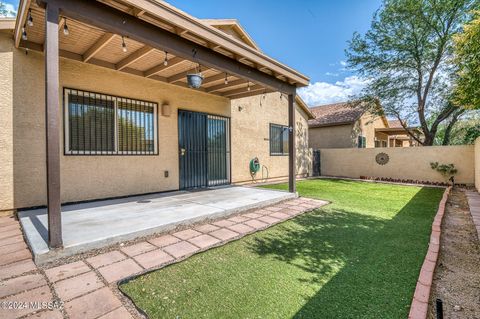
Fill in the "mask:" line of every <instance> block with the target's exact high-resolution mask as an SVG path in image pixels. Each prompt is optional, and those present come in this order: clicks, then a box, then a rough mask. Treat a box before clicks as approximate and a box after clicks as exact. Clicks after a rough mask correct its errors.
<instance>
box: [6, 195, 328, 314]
mask: <svg viewBox="0 0 480 319" xmlns="http://www.w3.org/2000/svg"><path fill="white" fill-rule="evenodd" d="M326 204H328V202H326V201H321V200H316V199H311V198H303V197H301V198H296V199H293V200H288V201H284V202H282V203H278V204H275V205H271V206H269V207H265V208H263V209H257V210H251V211H248V212H244V213H239V214H237V215H235V216H228V217H226V218H222V219H218V220H215V221H212V222H209V223H199V224H195V225H191V226H190V227H187V228H186V229H182V230H179V231H176V232H171V233H169V234H165V233H164V234H157V235H156V237H155V236H151V237H149V238H144V239H139V240H136V241H135V243H133V244H128V245H122V244H120V245H115V246H112V247H111V248H110V249H107V250H108V252H102V253H100V252H98V253H97V254H93V253H90V254H84V255H78V256H76V257H75V256H74V257H73V258H69V259H67V261H65V263H64V264H62V265H55V266H49V265H45V266H43V267H42V268H38V267H37V266H36V265H35V264H34V263H33V261H32V255H31V253H30V251H29V250H28V248H27V245H26V244H25V241H24V238H23V236H22V231H21V228H20V226H19V223H18V221H17V220H15V218H13V217H0V257H1V258H0V303H1V304H2V307H0V318H5V319H10V318H12V319H13V318H22V319H33V318H49V319H50V318H54V319H56V318H70V319H74V318H82V319H107V318H115V319H123V318H130V319H131V318H143V316H142V314H141V313H139V310H138V309H137V310H135V307H134V305H133V303H132V302H131V301H130V299H129V298H128V297H126V296H124V295H123V294H122V293H121V292H120V290H119V289H118V284H119V283H121V282H125V281H127V280H130V279H132V278H135V277H137V276H139V275H143V274H145V273H147V272H151V271H154V270H157V269H160V268H162V267H165V266H167V265H169V264H172V263H177V262H180V261H182V260H184V259H186V258H188V257H190V256H192V255H194V254H197V253H199V252H202V251H205V250H208V249H211V248H213V247H218V246H222V245H225V244H227V243H228V242H230V241H233V240H237V239H239V238H242V237H244V236H246V235H248V234H251V233H254V232H257V231H261V230H263V229H266V228H268V227H271V226H273V225H275V224H278V223H281V222H284V221H286V220H289V219H291V218H294V217H296V216H298V215H300V214H303V213H305V212H308V211H312V210H314V209H317V208H319V207H322V206H324V205H326ZM104 251H105V250H104ZM19 286H21V287H19ZM19 301H20V302H22V301H25V302H30V301H34V302H46V303H48V302H50V303H54V302H55V303H57V304H61V303H63V304H64V307H63V308H60V309H59V308H54V309H53V310H47V309H44V308H42V309H40V310H39V309H36V308H34V307H32V306H31V305H25V306H22V305H20V306H21V308H18V307H19V305H18V304H13V303H11V302H19ZM9 303H10V304H11V305H12V307H16V308H17V309H5V307H3V305H8V304H9Z"/></svg>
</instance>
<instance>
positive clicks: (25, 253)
mask: <svg viewBox="0 0 480 319" xmlns="http://www.w3.org/2000/svg"><path fill="white" fill-rule="evenodd" d="M24 259H32V254H31V253H30V250H28V249H22V250H19V251H16V252H12V253H9V254H7V255H4V256H2V258H1V259H0V266H3V265H8V264H11V263H13V262H16V261H20V260H24Z"/></svg>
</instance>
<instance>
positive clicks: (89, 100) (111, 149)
mask: <svg viewBox="0 0 480 319" xmlns="http://www.w3.org/2000/svg"><path fill="white" fill-rule="evenodd" d="M64 114H65V121H64V124H65V125H64V128H65V135H64V137H65V139H64V146H65V154H68V155H157V154H158V145H157V141H158V138H157V104H156V103H153V102H146V101H140V100H134V99H128V98H123V97H118V96H112V95H106V94H100V93H93V92H87V91H81V90H75V89H67V88H65V89H64Z"/></svg>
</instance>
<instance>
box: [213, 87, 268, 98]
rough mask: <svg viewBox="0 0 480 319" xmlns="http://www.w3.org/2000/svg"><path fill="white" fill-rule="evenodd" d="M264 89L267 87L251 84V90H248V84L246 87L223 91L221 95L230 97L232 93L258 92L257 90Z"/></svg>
mask: <svg viewBox="0 0 480 319" xmlns="http://www.w3.org/2000/svg"><path fill="white" fill-rule="evenodd" d="M262 90H265V88H264V87H263V86H261V85H252V86H250V90H248V87H247V86H246V87H242V88H238V89H234V90H230V91H226V92H222V93H221V95H222V96H227V97H229V96H232V95H237V94H243V93H248V92H257V91H262Z"/></svg>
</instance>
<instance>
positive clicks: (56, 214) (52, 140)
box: [44, 1, 62, 248]
mask: <svg viewBox="0 0 480 319" xmlns="http://www.w3.org/2000/svg"><path fill="white" fill-rule="evenodd" d="M58 19H59V8H58V3H57V2H56V1H50V2H49V3H48V4H47V5H46V7H45V45H44V48H45V127H46V147H47V149H46V153H47V207H48V208H47V210H48V245H49V246H50V248H58V247H61V246H62V220H61V201H60V132H59V131H60V127H59V123H60V102H59V85H60V84H59V57H58V56H59V43H58Z"/></svg>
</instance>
